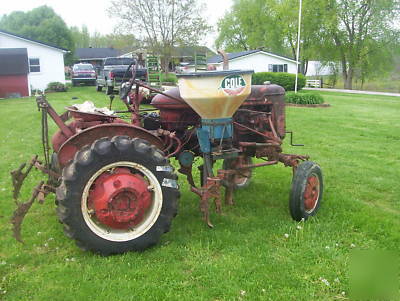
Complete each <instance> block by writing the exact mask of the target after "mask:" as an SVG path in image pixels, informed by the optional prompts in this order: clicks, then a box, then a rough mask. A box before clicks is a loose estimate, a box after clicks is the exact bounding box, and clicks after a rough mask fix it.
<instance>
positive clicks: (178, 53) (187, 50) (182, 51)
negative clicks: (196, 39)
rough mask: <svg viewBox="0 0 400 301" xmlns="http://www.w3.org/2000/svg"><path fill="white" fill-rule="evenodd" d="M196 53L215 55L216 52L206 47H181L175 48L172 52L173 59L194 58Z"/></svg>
mask: <svg viewBox="0 0 400 301" xmlns="http://www.w3.org/2000/svg"><path fill="white" fill-rule="evenodd" d="M195 53H197V54H206V55H215V52H214V51H212V50H210V49H209V48H208V47H206V46H181V47H174V49H173V50H172V56H173V57H193V56H194V54H195Z"/></svg>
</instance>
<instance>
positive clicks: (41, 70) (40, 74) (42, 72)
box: [0, 30, 68, 95]
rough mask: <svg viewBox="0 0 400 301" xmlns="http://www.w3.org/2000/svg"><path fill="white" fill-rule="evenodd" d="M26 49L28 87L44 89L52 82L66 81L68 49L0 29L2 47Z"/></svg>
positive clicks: (0, 47)
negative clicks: (65, 67)
mask: <svg viewBox="0 0 400 301" xmlns="http://www.w3.org/2000/svg"><path fill="white" fill-rule="evenodd" d="M2 48H7V49H26V50H27V57H28V64H29V70H28V76H27V78H28V89H29V95H31V90H32V89H39V90H44V89H45V88H46V87H47V85H48V83H50V82H61V83H65V75H64V54H65V53H67V52H68V50H67V49H64V48H60V47H56V46H53V45H50V44H47V43H43V42H40V41H35V40H32V39H29V38H25V37H22V36H19V35H16V34H13V33H10V32H7V31H4V30H0V49H2Z"/></svg>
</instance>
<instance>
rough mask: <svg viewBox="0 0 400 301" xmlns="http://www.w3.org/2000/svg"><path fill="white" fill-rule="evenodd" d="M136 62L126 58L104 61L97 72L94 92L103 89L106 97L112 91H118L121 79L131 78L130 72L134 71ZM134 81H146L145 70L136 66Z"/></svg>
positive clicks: (110, 58)
mask: <svg viewBox="0 0 400 301" xmlns="http://www.w3.org/2000/svg"><path fill="white" fill-rule="evenodd" d="M131 63H133V65H132V67H131V68H130V70H129V71H128V72H127V71H126V69H127V68H128V66H129V65H130V64H131ZM135 64H136V60H134V59H133V58H126V57H108V58H106V59H104V61H103V66H102V67H101V69H100V70H99V74H98V76H97V81H96V90H97V91H101V90H103V87H104V88H105V89H106V92H107V94H108V95H110V94H112V93H113V92H114V90H118V89H119V87H120V86H121V83H122V81H123V79H124V80H125V81H127V80H128V79H130V78H131V77H132V70H134V69H135ZM135 78H136V79H140V80H143V81H146V80H147V69H145V68H142V67H140V68H139V66H138V68H137V70H136V75H135Z"/></svg>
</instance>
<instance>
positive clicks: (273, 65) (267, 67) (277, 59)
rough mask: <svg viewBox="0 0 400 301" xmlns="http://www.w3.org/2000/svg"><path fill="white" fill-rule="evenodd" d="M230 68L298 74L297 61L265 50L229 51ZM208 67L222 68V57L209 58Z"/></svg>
mask: <svg viewBox="0 0 400 301" xmlns="http://www.w3.org/2000/svg"><path fill="white" fill-rule="evenodd" d="M228 60H229V69H252V70H254V72H288V73H294V74H296V70H297V68H296V61H295V60H293V59H290V58H287V57H284V56H280V55H277V54H274V53H270V52H266V51H263V50H249V51H242V52H232V53H228ZM207 65H208V67H209V68H210V67H212V66H215V67H216V70H222V57H221V56H220V55H216V56H213V57H210V58H208V59H207Z"/></svg>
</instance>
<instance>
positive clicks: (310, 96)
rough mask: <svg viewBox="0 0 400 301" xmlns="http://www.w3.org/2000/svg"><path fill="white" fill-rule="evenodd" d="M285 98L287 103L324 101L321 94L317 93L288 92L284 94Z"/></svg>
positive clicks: (319, 102) (304, 103)
mask: <svg viewBox="0 0 400 301" xmlns="http://www.w3.org/2000/svg"><path fill="white" fill-rule="evenodd" d="M285 100H286V102H288V103H294V104H302V105H316V104H322V103H324V98H323V97H322V95H320V94H317V93H294V92H288V93H286V95H285Z"/></svg>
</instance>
